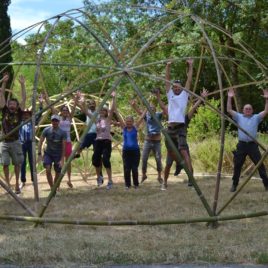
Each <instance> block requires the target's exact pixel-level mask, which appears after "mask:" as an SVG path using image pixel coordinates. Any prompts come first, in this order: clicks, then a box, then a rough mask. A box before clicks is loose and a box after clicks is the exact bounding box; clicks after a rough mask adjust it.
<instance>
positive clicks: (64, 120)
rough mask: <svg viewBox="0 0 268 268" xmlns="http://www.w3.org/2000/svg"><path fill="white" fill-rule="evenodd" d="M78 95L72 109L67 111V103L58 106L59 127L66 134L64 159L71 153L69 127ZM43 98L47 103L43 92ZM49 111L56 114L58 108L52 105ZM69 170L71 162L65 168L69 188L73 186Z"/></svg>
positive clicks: (70, 169)
mask: <svg viewBox="0 0 268 268" xmlns="http://www.w3.org/2000/svg"><path fill="white" fill-rule="evenodd" d="M78 98H79V96H75V98H74V105H73V107H72V110H71V111H69V108H68V106H67V105H63V106H61V108H60V116H61V120H60V123H59V128H60V129H62V130H63V131H65V132H66V134H67V139H66V146H65V161H67V160H68V158H69V156H70V155H71V153H72V141H71V127H72V119H73V115H74V112H75V108H76V105H77V101H78ZM45 100H46V103H47V104H48V105H49V104H50V101H49V98H48V95H47V94H45ZM51 112H52V113H53V114H58V113H59V112H58V110H57V109H55V108H54V107H53V106H52V107H51ZM71 172H72V166H71V164H70V165H69V166H68V168H67V176H68V181H67V185H68V186H69V187H70V188H73V184H72V181H71Z"/></svg>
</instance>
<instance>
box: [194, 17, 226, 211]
mask: <svg viewBox="0 0 268 268" xmlns="http://www.w3.org/2000/svg"><path fill="white" fill-rule="evenodd" d="M192 19H193V20H194V21H195V23H196V24H197V25H198V26H199V27H200V29H201V31H202V33H203V35H204V37H205V39H206V41H207V44H208V45H209V48H210V51H211V53H212V57H213V60H214V65H215V67H216V73H217V79H218V85H219V88H220V97H221V98H220V99H221V113H224V96H223V86H222V79H221V72H220V66H219V64H218V58H217V55H216V52H215V49H214V47H213V44H212V42H211V40H210V39H209V37H208V35H207V33H206V31H205V29H204V26H203V25H202V24H201V23H200V22H199V21H198V19H197V18H196V17H195V16H192ZM224 140H225V120H224V117H223V116H221V137H220V155H219V161H218V170H217V178H216V186H215V193H214V201H213V215H215V214H216V209H217V204H218V198H219V191H220V181H221V170H222V162H223V153H224Z"/></svg>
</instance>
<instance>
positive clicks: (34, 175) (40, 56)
mask: <svg viewBox="0 0 268 268" xmlns="http://www.w3.org/2000/svg"><path fill="white" fill-rule="evenodd" d="M59 20H60V17H58V18H57V19H56V20H55V22H54V24H53V25H52V27H51V28H50V29H49V31H48V33H47V35H46V37H45V40H44V42H43V45H42V48H41V51H40V53H39V55H38V57H37V59H36V71H35V74H34V85H33V95H32V113H33V116H32V136H33V137H35V114H36V95H37V86H38V79H39V74H40V68H41V65H40V62H41V60H42V57H43V54H44V51H45V48H46V45H47V42H48V39H49V37H50V36H51V34H52V32H53V30H54V29H55V27H56V25H57V24H58V22H59ZM32 152H33V153H32V158H33V183H34V196H35V200H36V202H39V193H38V181H37V171H36V141H35V139H34V138H33V139H32Z"/></svg>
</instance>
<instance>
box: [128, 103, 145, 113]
mask: <svg viewBox="0 0 268 268" xmlns="http://www.w3.org/2000/svg"><path fill="white" fill-rule="evenodd" d="M130 105H131V107H132V108H133V110H134V111H135V112H136V113H137V114H138V115H141V114H142V113H143V111H142V110H141V109H139V107H138V105H137V102H136V100H135V99H134V100H131V101H130Z"/></svg>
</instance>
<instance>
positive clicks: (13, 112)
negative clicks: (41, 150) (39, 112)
mask: <svg viewBox="0 0 268 268" xmlns="http://www.w3.org/2000/svg"><path fill="white" fill-rule="evenodd" d="M8 80H9V75H8V74H7V73H6V74H4V77H3V79H2V86H1V88H0V109H1V110H2V131H3V135H7V134H8V133H9V132H11V131H12V130H14V129H15V128H17V127H18V126H19V125H20V124H21V122H22V114H23V113H22V112H23V110H24V108H25V102H26V91H25V78H24V76H22V75H20V76H19V83H20V86H21V96H22V98H21V102H20V103H19V101H18V100H17V99H16V98H13V97H12V98H10V99H9V100H6V98H5V89H6V84H7V82H8ZM10 160H11V161H12V164H13V165H14V170H15V177H16V184H15V193H16V194H19V193H20V187H19V176H20V165H21V164H22V162H23V153H22V146H21V143H20V141H19V128H18V129H17V130H16V131H15V132H13V133H12V134H10V135H8V136H7V137H5V138H4V140H3V142H2V164H3V170H4V176H5V180H6V183H7V185H8V186H9V187H10V177H9V165H10V162H11V161H10Z"/></svg>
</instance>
